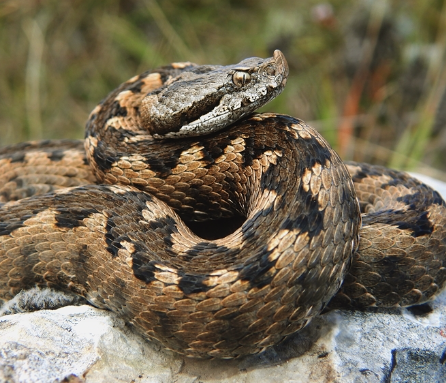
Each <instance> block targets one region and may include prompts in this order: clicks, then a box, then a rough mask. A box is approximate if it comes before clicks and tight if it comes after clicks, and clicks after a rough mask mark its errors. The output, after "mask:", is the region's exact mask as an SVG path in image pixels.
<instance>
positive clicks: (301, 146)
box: [0, 51, 446, 358]
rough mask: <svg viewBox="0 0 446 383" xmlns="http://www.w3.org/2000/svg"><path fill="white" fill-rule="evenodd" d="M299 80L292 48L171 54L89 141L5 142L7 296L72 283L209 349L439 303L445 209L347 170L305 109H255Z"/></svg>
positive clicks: (1, 250)
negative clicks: (291, 68)
mask: <svg viewBox="0 0 446 383" xmlns="http://www.w3.org/2000/svg"><path fill="white" fill-rule="evenodd" d="M287 76H288V65H287V62H286V59H285V57H284V55H283V54H282V53H281V52H280V51H275V52H274V55H273V57H271V58H268V59H261V58H250V59H246V60H243V61H242V62H240V63H239V64H236V65H229V66H215V65H214V66H212V65H203V66H197V65H195V64H191V63H175V64H171V65H169V66H165V67H162V68H160V69H158V70H155V71H153V72H146V73H143V74H141V75H139V76H136V77H134V78H132V79H130V80H128V81H127V82H125V83H123V84H122V85H121V86H120V87H119V88H117V89H116V90H115V91H113V92H112V93H110V94H109V95H108V96H107V97H106V98H105V99H104V100H103V101H102V102H101V103H100V104H99V105H98V106H97V107H96V108H95V109H94V110H93V111H92V113H91V115H90V117H89V120H88V122H87V127H86V135H85V140H84V142H83V141H80V140H79V141H50V140H48V141H40V142H28V143H23V144H18V145H15V146H10V147H6V148H3V149H2V150H1V151H0V155H1V156H0V297H1V298H2V299H3V300H5V301H6V300H9V299H11V298H12V297H14V295H15V294H17V293H18V292H19V291H21V290H22V289H28V288H31V287H33V286H36V285H37V286H41V287H54V288H56V289H59V290H62V291H70V292H74V293H76V294H78V295H80V296H82V297H85V298H86V299H87V300H88V301H89V302H90V303H91V304H93V305H94V306H96V307H99V308H106V309H109V310H111V311H113V312H115V313H117V314H118V315H120V316H121V317H122V318H123V319H124V320H125V321H126V322H127V323H129V324H131V325H132V326H133V327H134V328H136V330H138V331H139V332H140V333H142V334H143V335H144V336H145V337H146V338H148V339H150V340H152V341H155V342H158V343H160V344H162V345H163V346H165V347H166V348H168V349H171V350H174V351H176V352H178V353H181V354H184V355H187V356H191V357H199V358H207V357H216V358H234V357H238V356H242V355H246V354H252V353H258V352H261V351H263V350H265V349H266V348H267V347H269V346H272V345H275V344H277V343H278V342H280V341H282V340H283V339H284V338H286V337H287V336H289V335H290V334H293V333H295V332H296V331H298V330H300V329H302V328H303V327H304V326H305V325H306V324H308V323H309V321H310V320H311V319H312V318H313V317H314V316H316V315H318V314H319V313H320V312H321V311H322V310H324V309H325V308H327V307H351V308H358V307H359V308H361V307H368V306H378V307H389V306H405V305H413V304H420V303H422V302H425V301H427V300H429V299H431V298H432V297H434V296H435V294H436V293H437V292H438V291H439V290H440V289H441V288H442V287H443V285H444V281H445V279H446V268H445V266H446V255H445V249H446V247H445V246H446V210H445V203H444V201H443V200H442V198H441V197H440V196H439V194H438V193H437V192H435V191H433V190H432V189H430V188H429V187H428V186H426V185H424V184H422V183H420V182H419V181H417V180H415V179H413V178H411V177H409V176H408V175H407V174H406V173H401V172H397V171H394V170H390V169H386V168H383V167H379V166H371V165H367V164H359V163H346V164H344V163H343V162H342V161H341V160H340V158H339V156H338V155H337V154H336V152H334V151H333V150H332V149H331V148H330V146H329V145H328V144H327V142H326V141H325V140H324V139H323V138H322V137H321V136H320V135H319V134H318V133H317V132H316V131H315V130H313V129H312V128H311V127H309V126H308V125H306V124H305V123H304V122H302V121H300V120H298V119H296V118H293V117H289V116H285V115H279V114H274V113H262V114H253V112H254V110H255V109H257V108H258V107H259V106H261V105H263V104H264V103H266V102H268V101H269V100H271V99H272V98H273V97H275V96H276V95H278V94H279V93H280V92H281V91H282V89H283V87H284V86H285V83H286V80H287ZM84 145H85V150H84ZM237 217H238V218H237ZM237 220H238V221H237ZM214 221H215V222H217V224H214V223H213V222H214ZM185 222H187V224H186V223H185ZM234 222H236V225H235V227H231V228H230V230H229V229H228V227H229V225H234ZM194 225H197V226H196V227H195V229H194V231H195V232H197V233H199V234H200V236H199V235H197V234H196V233H194V232H193V231H192V230H191V229H190V227H191V228H194ZM206 229H208V231H211V232H212V231H215V230H216V231H217V233H216V234H215V233H214V236H213V237H212V236H211V234H209V233H206Z"/></svg>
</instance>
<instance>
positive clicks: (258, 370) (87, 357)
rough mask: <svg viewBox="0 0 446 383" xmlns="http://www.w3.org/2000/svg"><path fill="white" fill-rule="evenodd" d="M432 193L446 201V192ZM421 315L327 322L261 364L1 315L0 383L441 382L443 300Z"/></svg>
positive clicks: (66, 321) (101, 324)
mask: <svg viewBox="0 0 446 383" xmlns="http://www.w3.org/2000/svg"><path fill="white" fill-rule="evenodd" d="M425 182H427V183H428V181H425ZM434 186H435V187H436V189H437V190H438V191H439V192H440V193H441V194H442V195H443V196H446V184H443V183H440V184H438V185H434ZM426 307H427V308H428V309H429V307H431V308H432V309H433V311H432V312H427V313H423V312H422V310H419V311H421V312H419V313H418V314H414V313H413V312H412V311H410V310H408V309H394V310H385V311H383V310H380V311H377V312H347V311H335V312H330V313H328V314H326V315H323V316H320V317H318V318H316V319H315V320H313V322H312V323H311V324H310V325H309V326H307V327H306V328H305V329H304V330H303V331H302V332H301V333H299V334H298V335H296V336H294V337H292V338H290V339H289V340H287V341H286V342H284V343H283V344H280V345H278V346H276V347H274V348H272V349H270V350H268V351H267V352H265V353H263V354H260V355H256V356H249V357H245V358H242V359H239V360H229V361H227V360H194V359H187V358H183V357H181V356H179V355H176V354H174V353H172V352H169V351H166V350H164V349H160V348H159V347H157V346H155V345H153V344H152V343H150V342H147V341H145V340H144V339H142V338H141V337H139V336H138V335H136V334H133V333H132V332H131V331H130V330H129V329H128V328H127V326H126V325H125V323H124V322H123V321H122V320H120V319H119V318H117V317H116V316H115V315H114V314H113V313H110V312H107V311H103V310H98V309H95V308H93V307H90V306H85V305H84V306H68V307H64V308H61V309H58V310H42V311H37V312H34V313H24V314H14V315H8V316H5V317H1V318H0V382H8V383H9V382H11V383H12V382H26V383H28V382H45V383H47V382H62V381H66V382H68V381H71V382H74V381H77V382H83V381H85V382H88V383H91V382H135V383H137V382H157V383H158V382H159V383H164V382H166V383H167V382H177V383H199V382H202V383H206V382H222V383H235V382H237V383H261V382H289V383H300V382H326V383H328V382H339V383H344V382H347V383H348V382H355V383H360V382H364V383H369V382H370V383H371V382H386V383H387V382H389V383H394V382H432V383H438V382H446V364H445V360H446V292H444V293H443V294H441V295H440V296H439V297H438V298H437V299H436V300H435V301H433V302H432V303H430V304H429V306H426V305H424V306H421V308H426ZM70 375H71V380H70V379H69V378H68V377H69V376H70ZM73 375H75V376H77V377H78V378H79V380H76V379H75V378H74V377H73ZM64 379H66V380H64Z"/></svg>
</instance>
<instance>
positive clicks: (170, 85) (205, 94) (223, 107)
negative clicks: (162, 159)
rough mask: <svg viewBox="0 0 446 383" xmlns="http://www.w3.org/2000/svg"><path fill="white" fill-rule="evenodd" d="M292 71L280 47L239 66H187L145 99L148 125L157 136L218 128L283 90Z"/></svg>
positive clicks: (194, 133) (143, 110) (144, 114)
mask: <svg viewBox="0 0 446 383" xmlns="http://www.w3.org/2000/svg"><path fill="white" fill-rule="evenodd" d="M288 73H289V69H288V63H287V61H286V59H285V56H284V55H283V53H282V52H281V51H279V50H276V51H274V55H273V57H270V58H267V59H262V58H258V57H251V58H248V59H245V60H243V61H241V62H240V63H238V64H235V65H228V66H216V65H202V66H195V67H187V69H185V71H184V72H182V73H180V74H179V75H177V76H176V77H173V78H170V79H168V80H167V81H166V82H165V84H164V85H163V86H162V87H160V88H158V89H156V90H155V91H153V92H150V93H149V94H147V95H146V96H145V97H144V99H143V100H142V103H141V108H140V113H141V118H142V123H143V125H144V128H146V129H148V130H149V132H150V133H151V134H152V135H153V136H154V138H157V139H164V138H181V137H187V136H200V135H205V134H210V133H213V132H216V131H218V130H221V129H223V128H225V127H226V126H228V125H230V124H232V123H234V122H235V121H237V120H239V119H241V118H242V117H244V116H246V115H248V114H250V113H252V112H254V111H255V110H256V109H258V108H260V107H261V106H263V105H265V104H266V103H267V102H269V101H271V100H272V99H273V98H275V97H276V96H277V95H278V94H280V93H281V92H282V90H283V88H284V87H285V84H286V81H287V77H288Z"/></svg>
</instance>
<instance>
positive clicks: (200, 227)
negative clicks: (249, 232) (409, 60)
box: [186, 216, 246, 240]
mask: <svg viewBox="0 0 446 383" xmlns="http://www.w3.org/2000/svg"><path fill="white" fill-rule="evenodd" d="M245 221H246V217H242V216H237V217H231V218H220V219H216V220H213V221H206V222H186V225H187V226H188V227H189V229H191V230H192V232H193V233H194V234H196V235H198V236H199V237H201V238H203V239H207V240H213V239H220V238H224V237H226V236H228V235H230V234H232V233H233V232H234V231H236V230H237V229H238V228H239V227H241V226H242V225H243V223H244V222H245Z"/></svg>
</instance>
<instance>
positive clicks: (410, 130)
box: [0, 0, 446, 180]
mask: <svg viewBox="0 0 446 383" xmlns="http://www.w3.org/2000/svg"><path fill="white" fill-rule="evenodd" d="M274 49H281V50H282V51H283V52H284V54H285V56H286V57H287V59H288V62H289V65H290V78H289V81H288V85H287V88H286V90H285V91H284V93H283V94H282V95H281V96H280V97H279V98H278V99H276V100H275V101H273V102H272V103H270V104H269V105H268V106H266V107H265V108H263V110H265V111H274V112H281V113H287V114H291V115H293V116H296V117H299V118H302V119H304V120H306V121H307V122H309V123H311V124H312V125H313V126H314V127H315V128H316V129H318V130H319V131H320V132H321V133H322V134H323V135H324V136H325V137H326V138H327V139H328V140H329V141H330V142H331V144H332V145H333V146H334V147H335V149H337V150H338V151H339V152H340V154H341V156H342V157H343V158H344V159H354V160H357V161H367V162H372V163H380V164H385V165H391V166H394V167H397V168H402V169H411V170H417V171H422V172H425V173H426V174H430V175H433V176H436V177H438V178H441V179H444V180H446V129H445V127H446V93H445V89H446V67H445V62H446V60H445V51H446V0H430V1H423V0H419V1H415V0H412V1H411V0H399V1H397V0H373V1H372V0H362V1H353V0H342V1H341V0H332V1H330V2H321V1H311V0H310V1H305V2H298V1H291V0H283V1H276V2H272V1H267V0H237V1H235V0H230V1H225V2H214V1H210V0H188V1H186V0H178V1H175V0H157V1H155V0H146V1H135V0H103V1H95V0H71V1H60V0H0V97H1V98H0V100H1V102H0V144H1V145H6V144H10V143H15V142H19V141H24V140H30V139H40V138H81V137H83V127H84V123H85V121H86V119H87V117H88V114H89V111H90V110H92V109H93V107H94V106H95V105H96V104H97V103H98V102H99V101H100V100H101V99H102V98H103V97H105V96H106V94H107V93H108V92H109V91H111V90H112V89H114V88H115V87H116V86H117V85H118V84H120V83H121V82H123V81H125V80H127V79H128V78H130V77H132V76H133V75H135V74H137V73H140V72H142V71H144V70H147V69H149V68H155V67H157V66H160V65H163V64H167V63H169V62H172V61H193V62H196V63H201V64H230V63H235V62H238V61H240V60H242V59H243V58H245V57H249V56H260V57H269V56H271V55H272V52H273V50H274Z"/></svg>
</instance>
